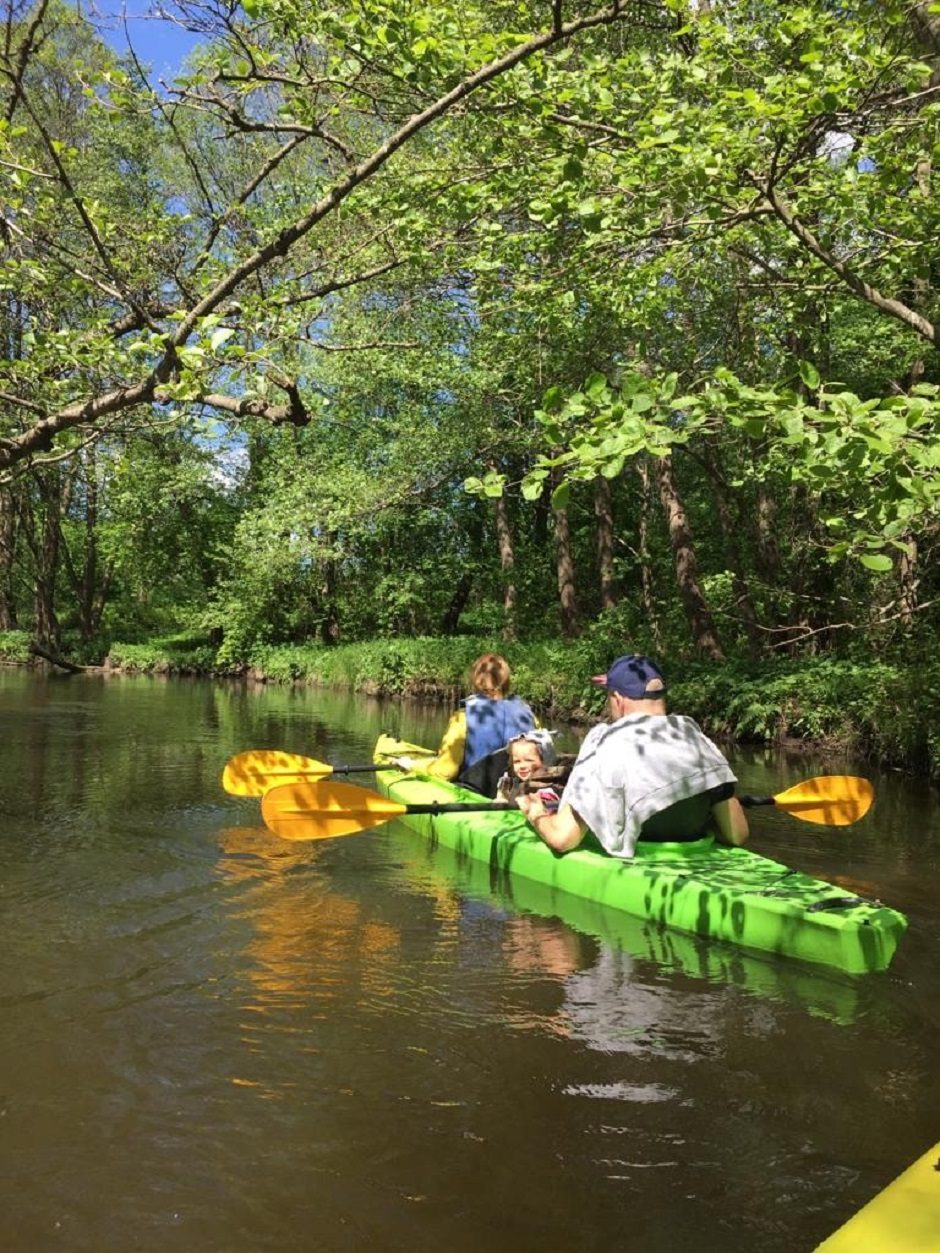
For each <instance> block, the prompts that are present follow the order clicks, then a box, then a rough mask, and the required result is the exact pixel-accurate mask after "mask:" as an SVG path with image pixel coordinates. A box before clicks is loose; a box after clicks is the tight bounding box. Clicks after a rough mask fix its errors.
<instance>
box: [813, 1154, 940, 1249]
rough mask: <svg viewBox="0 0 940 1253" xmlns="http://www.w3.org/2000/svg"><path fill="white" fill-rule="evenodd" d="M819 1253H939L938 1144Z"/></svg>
mask: <svg viewBox="0 0 940 1253" xmlns="http://www.w3.org/2000/svg"><path fill="white" fill-rule="evenodd" d="M816 1253H940V1144H935V1145H934V1146H933V1148H932V1149H928V1150H927V1152H926V1153H924V1154H923V1156H921V1157H919V1158H918V1159H917V1161H916V1162H915V1163H914V1164H913V1166H909V1167H908V1168H907V1170H905V1171H904V1173H903V1174H902V1175H899V1176H898V1178H897V1179H895V1180H894V1182H893V1183H891V1184H889V1185H888V1186H887V1187H886V1188H885V1189H884V1191H882V1192H879V1193H878V1195H877V1196H876V1197H875V1198H874V1199H873V1200H871V1201H869V1202H868V1204H867V1205H866V1206H865V1207H864V1208H863V1209H860V1210H859V1212H858V1213H857V1214H855V1215H854V1216H853V1217H852V1218H850V1219H849V1220H848V1222H846V1223H844V1224H843V1225H842V1226H841V1227H840V1228H839V1230H838V1231H836V1232H833V1234H832V1235H831V1236H830V1237H829V1239H828V1240H824V1241H823V1242H822V1244H820V1245H817V1247H816Z"/></svg>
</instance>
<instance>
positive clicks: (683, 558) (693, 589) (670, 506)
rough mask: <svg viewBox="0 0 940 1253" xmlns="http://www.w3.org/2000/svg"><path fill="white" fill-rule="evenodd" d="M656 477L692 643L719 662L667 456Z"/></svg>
mask: <svg viewBox="0 0 940 1253" xmlns="http://www.w3.org/2000/svg"><path fill="white" fill-rule="evenodd" d="M657 477H658V480H659V498H660V500H661V501H662V506H663V512H664V513H665V515H666V524H667V526H668V528H669V541H670V543H671V544H672V554H673V560H674V562H675V570H676V582H677V583H678V585H679V593H680V595H681V597H682V604H683V607H684V608H685V614H686V618H687V619H688V623H689V629H690V631H691V632H692V640H693V642H694V644H695V647H696V648H697V649H698V651H699V652H700V653H702V654H703V655H704V656H706V657H708V658H710V659H711V660H712V661H723V660H724V656H725V654H724V650H723V649H722V647H721V641H720V640H719V638H718V632H717V630H716V629H715V623H714V621H713V620H712V615H711V610H710V609H709V608H708V604H707V602H706V600H705V596H704V594H703V592H702V588H701V585H700V583H699V580H698V561H697V560H696V556H695V547H694V545H693V542H692V532H691V530H690V529H689V520H688V517H687V516H686V512H685V505H684V504H683V503H682V497H681V496H680V495H679V488H678V486H677V484H676V479H675V473H674V471H673V464H672V457H671V456H668V457H660V458H659V461H658V465H657Z"/></svg>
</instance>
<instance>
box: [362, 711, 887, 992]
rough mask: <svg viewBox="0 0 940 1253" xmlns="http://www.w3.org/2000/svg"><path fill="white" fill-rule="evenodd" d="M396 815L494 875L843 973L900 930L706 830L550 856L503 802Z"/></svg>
mask: <svg viewBox="0 0 940 1253" xmlns="http://www.w3.org/2000/svg"><path fill="white" fill-rule="evenodd" d="M427 755H429V754H428V750H427V749H425V748H420V747H418V746H416V745H414V744H407V743H405V742H404V741H401V740H396V739H394V738H393V737H391V736H388V735H382V736H380V737H379V740H378V742H377V744H376V746H375V753H374V760H375V761H376V762H384V761H390V760H391V759H392V758H394V757H398V756H407V757H411V758H420V757H421V756H427ZM376 779H377V784H378V787H379V789H380V791H382V792H384V793H385V794H386V795H387V796H389V797H391V798H392V799H393V800H395V801H398V802H400V803H403V804H406V805H409V804H416V805H426V804H429V803H435V802H437V803H440V804H449V803H452V802H455V801H456V802H459V801H468V802H469V801H479V800H480V797H479V796H478V795H477V794H476V793H474V792H469V791H467V790H466V789H465V788H461V787H459V786H457V785H455V784H452V783H446V782H444V781H443V780H440V779H432V778H429V777H428V776H427V775H422V774H421V772H420V770H415V771H414V772H411V773H408V774H402V773H401V771H400V770H387V771H379V772H378V773H377V775H376ZM401 821H402V822H405V823H407V824H408V826H410V827H411V828H412V829H414V830H415V831H418V832H420V833H421V834H422V835H423V836H425V837H426V838H427V839H428V840H430V841H431V843H432V844H441V845H445V846H447V847H449V848H452V849H454V850H455V852H456V853H457V854H458V855H460V856H462V857H468V858H472V859H473V860H475V861H481V862H484V863H486V864H487V865H488V866H489V868H490V873H491V874H492V875H496V876H500V875H508V876H510V877H511V878H515V877H518V878H520V879H527V880H533V881H535V882H537V883H542V884H546V885H547V886H549V887H551V888H553V889H557V890H559V891H563V892H567V893H570V894H571V895H572V896H577V897H582V898H584V899H586V900H589V901H593V902H596V903H597V904H599V905H602V906H604V907H606V908H609V909H618V910H622V911H623V912H624V913H627V914H631V915H633V916H634V917H638V918H647V919H650V920H652V921H654V922H657V923H661V924H662V925H664V926H667V927H673V928H676V929H677V930H679V931H686V932H690V933H692V934H694V935H699V936H703V937H706V938H708V939H710V940H723V941H727V942H730V943H732V944H737V945H739V946H741V947H743V948H746V949H753V950H756V951H761V952H769V953H779V954H781V955H784V956H786V957H793V958H798V959H800V960H802V961H806V962H812V963H816V964H818V965H823V966H830V967H833V968H835V969H837V970H842V971H845V972H847V973H849V974H865V973H868V972H870V971H878V970H886V969H887V967H888V966H889V964H890V962H891V959H892V958H893V956H894V952H895V949H896V948H897V945H898V942H899V940H900V938H901V936H902V935H903V934H904V930H905V928H906V927H907V919H906V918H905V917H904V915H903V914H901V913H898V911H897V910H894V909H890V908H888V907H886V906H884V905H882V904H880V902H877V901H868V900H864V899H862V898H861V897H858V896H852V895H849V894H847V893H846V892H845V891H844V890H843V889H841V888H838V887H835V886H834V885H832V884H830V883H825V882H823V881H822V880H820V879H813V878H811V877H810V876H809V875H806V874H802V873H801V872H800V871H797V870H791V869H789V868H788V867H787V866H784V865H782V864H781V863H780V862H775V861H771V860H770V858H768V857H762V856H760V855H759V854H758V853H753V852H751V851H750V850H749V849H747V848H728V847H725V846H723V845H720V844H717V843H716V842H715V841H714V840H713V839H712V838H711V837H707V838H705V839H702V840H694V841H690V842H686V843H674V844H672V843H651V842H648V843H643V842H641V843H640V844H639V845H638V846H637V851H636V854H635V856H634V857H633V858H632V859H631V860H629V861H626V860H623V859H621V858H617V857H611V856H610V855H609V854H608V853H606V852H604V850H603V849H602V848H601V847H600V845H599V844H598V843H597V842H596V841H595V840H593V839H592V838H591V837H588V839H587V840H586V841H585V843H584V844H583V845H582V846H581V847H580V848H577V849H575V850H574V852H571V853H565V854H564V855H563V856H558V855H557V854H555V853H553V852H552V851H551V850H550V849H549V848H548V846H547V845H545V844H544V843H543V842H542V841H541V840H540V839H539V838H538V836H537V835H536V834H535V832H534V831H533V830H532V828H531V827H530V826H529V824H528V823H527V822H526V820H525V818H524V817H523V816H522V814H521V813H520V814H516V813H513V812H507V811H505V810H495V811H494V812H493V813H492V814H489V813H487V812H486V811H485V810H484V811H481V812H476V813H456V814H455V813H442V814H406V815H404V816H403V817H402V819H401Z"/></svg>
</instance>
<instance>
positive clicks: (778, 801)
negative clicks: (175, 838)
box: [774, 774, 875, 827]
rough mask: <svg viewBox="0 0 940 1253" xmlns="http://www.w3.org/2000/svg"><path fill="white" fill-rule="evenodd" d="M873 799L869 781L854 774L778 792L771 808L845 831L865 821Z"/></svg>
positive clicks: (828, 777)
mask: <svg viewBox="0 0 940 1253" xmlns="http://www.w3.org/2000/svg"><path fill="white" fill-rule="evenodd" d="M874 799H875V789H874V788H873V787H872V785H871V783H870V782H869V781H868V779H860V778H859V777H858V776H857V775H853V774H824V775H819V776H818V777H817V778H815V779H806V780H804V782H802V783H797V784H796V785H795V786H794V787H791V788H788V789H787V790H786V791H785V792H779V793H778V794H777V795H776V796H775V797H774V805H775V806H776V807H777V809H785V810H786V811H787V813H789V814H792V815H793V817H794V818H799V819H800V820H801V821H802V822H817V823H819V824H820V825H821V826H826V827H847V826H849V824H850V823H853V822H858V820H859V818H864V817H865V815H866V814H867V813H868V811H869V809H870V808H871V803H872V801H873V800H874Z"/></svg>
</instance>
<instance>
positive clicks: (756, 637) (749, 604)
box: [704, 440, 762, 658]
mask: <svg viewBox="0 0 940 1253" xmlns="http://www.w3.org/2000/svg"><path fill="white" fill-rule="evenodd" d="M704 462H705V469H706V472H707V473H708V477H709V479H710V481H711V485H712V492H713V496H714V501H715V512H716V513H717V515H718V526H719V527H720V529H721V537H722V540H723V541H724V547H725V556H726V559H727V562H728V567H729V569H730V570H731V586H732V588H733V590H734V600H735V606H736V607H737V611H738V613H739V614H740V615H741V623H742V625H743V627H744V634H745V636H746V638H747V650H748V654H749V655H750V656H751V657H752V658H756V657H759V656H760V653H761V651H762V645H761V637H760V629H759V627H758V622H757V613H756V611H755V609H754V602H753V600H752V599H751V589H750V587H749V585H748V580H747V575H746V574H745V573H744V563H743V560H742V557H741V546H740V544H739V543H738V528H737V527H736V525H735V522H734V519H733V518H732V516H731V508H730V506H729V504H728V484H727V482H726V480H725V476H724V474H723V473H722V470H721V467H720V466H719V464H718V458H717V456H716V452H715V445H714V443H713V442H712V441H711V440H706V441H705V445H704Z"/></svg>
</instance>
